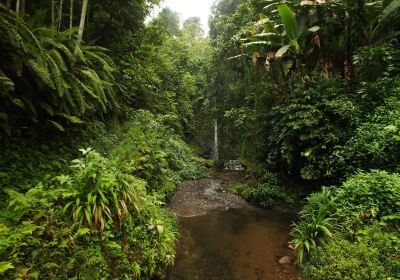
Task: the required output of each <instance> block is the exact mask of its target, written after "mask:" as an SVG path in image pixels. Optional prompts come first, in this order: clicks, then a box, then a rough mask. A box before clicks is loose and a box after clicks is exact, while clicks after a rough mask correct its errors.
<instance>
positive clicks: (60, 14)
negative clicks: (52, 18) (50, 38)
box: [57, 0, 63, 32]
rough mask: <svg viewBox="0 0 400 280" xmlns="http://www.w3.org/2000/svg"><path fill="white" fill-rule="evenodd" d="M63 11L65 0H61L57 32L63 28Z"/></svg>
mask: <svg viewBox="0 0 400 280" xmlns="http://www.w3.org/2000/svg"><path fill="white" fill-rule="evenodd" d="M62 13H63V0H60V6H59V8H58V20H57V24H58V26H57V32H60V29H61V20H62Z"/></svg>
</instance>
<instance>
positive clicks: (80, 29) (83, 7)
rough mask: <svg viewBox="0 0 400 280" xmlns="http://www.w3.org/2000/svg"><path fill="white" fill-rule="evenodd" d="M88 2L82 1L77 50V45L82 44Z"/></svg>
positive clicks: (86, 0)
mask: <svg viewBox="0 0 400 280" xmlns="http://www.w3.org/2000/svg"><path fill="white" fill-rule="evenodd" d="M88 2H89V0H83V3H82V11H81V19H80V22H79V30H78V40H77V42H76V47H77V48H78V47H79V45H80V44H81V42H82V36H83V31H84V29H85V18H86V11H87V6H88Z"/></svg>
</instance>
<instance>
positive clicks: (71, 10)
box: [69, 0, 74, 28]
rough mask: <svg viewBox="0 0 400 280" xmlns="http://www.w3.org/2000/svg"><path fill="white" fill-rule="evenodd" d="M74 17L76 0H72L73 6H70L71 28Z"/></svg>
mask: <svg viewBox="0 0 400 280" xmlns="http://www.w3.org/2000/svg"><path fill="white" fill-rule="evenodd" d="M73 18H74V0H71V6H70V7H69V28H72V20H73Z"/></svg>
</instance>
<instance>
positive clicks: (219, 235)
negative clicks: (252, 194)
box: [167, 173, 301, 280]
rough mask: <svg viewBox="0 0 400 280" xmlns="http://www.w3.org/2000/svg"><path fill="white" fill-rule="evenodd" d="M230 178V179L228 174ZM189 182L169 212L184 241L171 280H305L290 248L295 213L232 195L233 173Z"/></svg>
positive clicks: (170, 272)
mask: <svg viewBox="0 0 400 280" xmlns="http://www.w3.org/2000/svg"><path fill="white" fill-rule="evenodd" d="M226 174H228V175H226ZM226 174H218V175H217V176H215V177H217V178H215V177H214V178H212V179H203V180H197V181H191V182H186V183H184V184H183V185H182V186H181V187H180V188H179V189H178V192H177V194H176V195H175V196H174V198H173V199H172V202H171V205H170V207H171V208H172V209H173V210H174V211H175V212H177V214H178V217H179V220H180V227H181V228H180V231H181V239H180V241H179V242H178V244H177V248H176V249H177V256H176V260H175V265H174V267H172V268H171V269H170V271H169V274H168V277H167V279H169V280H192V279H193V280H208V279H218V280H234V279H243V280H262V279H265V280H275V279H288V280H289V279H301V278H298V275H297V271H296V269H295V267H294V265H293V264H292V263H289V264H279V260H280V258H281V257H283V256H287V255H290V254H291V253H292V252H291V250H290V249H288V241H289V239H290V235H289V232H290V224H291V222H292V221H293V220H295V218H296V217H295V216H294V215H292V214H288V213H284V212H280V211H276V210H262V209H258V208H255V207H252V206H250V205H248V204H247V203H245V202H244V201H242V200H241V199H240V198H238V197H236V196H235V195H234V194H232V193H231V192H230V191H229V189H230V186H231V185H232V184H233V183H234V182H236V181H237V180H238V178H237V177H235V176H236V175H235V174H233V173H232V174H233V175H231V174H230V173H226Z"/></svg>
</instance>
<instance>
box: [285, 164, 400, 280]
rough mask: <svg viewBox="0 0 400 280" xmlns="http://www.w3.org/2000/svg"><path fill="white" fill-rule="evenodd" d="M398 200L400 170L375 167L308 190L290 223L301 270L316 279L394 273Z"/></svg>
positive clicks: (398, 265)
mask: <svg viewBox="0 0 400 280" xmlns="http://www.w3.org/2000/svg"><path fill="white" fill-rule="evenodd" d="M399 201H400V175H399V174H396V173H394V174H389V173H387V172H385V171H379V170H373V171H371V172H370V173H364V172H360V173H358V174H356V175H354V176H352V177H350V178H349V179H348V180H346V181H345V182H344V183H343V184H342V185H341V186H340V187H338V188H323V189H322V191H321V192H319V193H315V194H312V195H311V196H310V197H309V198H308V199H307V204H306V206H305V207H304V209H303V211H302V212H301V213H300V221H299V223H298V224H295V225H294V229H293V235H294V240H293V243H294V244H295V247H296V249H297V250H298V256H299V260H300V261H301V260H302V259H303V255H305V256H306V258H305V260H306V262H305V263H303V266H302V267H303V270H304V273H305V274H307V275H308V276H310V277H311V278H312V279H316V280H318V279H335V280H336V279H337V280H339V279H387V278H390V277H396V276H398V275H399V269H400V261H399V255H398V252H399V248H400V247H399V244H400V243H399V242H400V236H399V228H400V223H399V221H400V215H399V213H400V203H399ZM337 225H340V227H338V226H337ZM327 240H333V242H325V241H327ZM321 241H322V242H321ZM304 253H307V254H304ZM393 279H395V278H393Z"/></svg>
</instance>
